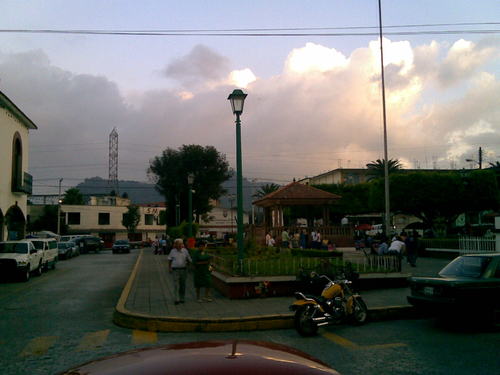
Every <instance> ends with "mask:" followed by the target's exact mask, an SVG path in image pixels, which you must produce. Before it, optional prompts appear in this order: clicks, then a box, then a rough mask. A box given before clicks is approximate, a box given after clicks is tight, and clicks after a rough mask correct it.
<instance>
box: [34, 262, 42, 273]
mask: <svg viewBox="0 0 500 375" xmlns="http://www.w3.org/2000/svg"><path fill="white" fill-rule="evenodd" d="M35 275H37V276H42V262H40V264H39V265H38V267H37V269H36V270H35Z"/></svg>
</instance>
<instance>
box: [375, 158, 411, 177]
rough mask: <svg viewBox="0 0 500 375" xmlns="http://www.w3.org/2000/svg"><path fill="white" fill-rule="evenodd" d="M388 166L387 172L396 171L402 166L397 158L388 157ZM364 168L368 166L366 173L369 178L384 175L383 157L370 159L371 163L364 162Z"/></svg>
mask: <svg viewBox="0 0 500 375" xmlns="http://www.w3.org/2000/svg"><path fill="white" fill-rule="evenodd" d="M387 166H388V168H389V174H391V173H394V172H397V171H399V170H401V169H402V168H403V166H402V165H401V162H400V161H399V160H398V159H389V163H388V164H387ZM366 168H368V173H369V175H370V176H372V177H371V178H372V179H373V178H381V177H384V175H385V159H384V160H381V159H377V160H375V161H372V162H371V163H368V164H366Z"/></svg>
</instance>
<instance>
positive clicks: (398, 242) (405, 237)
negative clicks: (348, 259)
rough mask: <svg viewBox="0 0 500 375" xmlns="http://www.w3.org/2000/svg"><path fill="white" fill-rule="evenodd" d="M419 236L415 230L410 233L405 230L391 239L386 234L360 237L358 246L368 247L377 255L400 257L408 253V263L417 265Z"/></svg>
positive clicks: (413, 265)
mask: <svg viewBox="0 0 500 375" xmlns="http://www.w3.org/2000/svg"><path fill="white" fill-rule="evenodd" d="M418 237H419V235H418V232H417V231H415V230H414V231H413V232H410V233H406V232H404V231H403V232H401V233H400V234H399V235H395V236H394V237H392V239H391V241H389V240H388V238H387V237H386V236H385V235H381V236H380V237H379V238H371V237H370V236H368V237H367V238H365V239H362V240H360V239H358V240H357V245H356V247H360V246H362V247H363V248H364V247H367V248H369V249H370V252H371V254H375V255H397V256H400V257H403V256H404V255H406V260H407V262H408V264H410V265H411V266H412V267H416V266H417V254H418Z"/></svg>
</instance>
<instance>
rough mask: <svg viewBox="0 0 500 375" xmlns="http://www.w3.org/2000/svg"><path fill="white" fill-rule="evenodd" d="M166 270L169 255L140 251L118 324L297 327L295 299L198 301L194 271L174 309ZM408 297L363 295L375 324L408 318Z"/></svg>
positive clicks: (430, 271)
mask: <svg viewBox="0 0 500 375" xmlns="http://www.w3.org/2000/svg"><path fill="white" fill-rule="evenodd" d="M348 251H349V250H348ZM351 255H353V256H355V253H352V254H351ZM448 262H449V260H443V259H430V258H420V259H419V260H418V262H417V267H416V268H411V267H409V266H408V265H407V264H406V262H405V263H404V265H403V270H402V271H403V272H406V273H411V274H413V275H416V276H431V275H436V273H437V272H438V271H439V270H440V269H441V268H442V267H443V266H444V265H446V264H447V263H448ZM167 270H168V266H167V257H166V256H164V255H154V254H153V253H152V250H151V249H149V248H146V249H143V250H141V253H140V255H139V257H138V259H137V262H136V265H135V266H134V270H133V271H132V273H131V276H130V279H129V281H128V282H127V285H126V286H125V288H124V290H123V292H122V296H121V298H120V300H119V301H118V304H117V306H116V310H115V314H114V319H113V320H114V322H115V323H116V324H118V325H120V326H125V327H128V328H134V329H142V330H149V331H170V332H182V331H232V330H255V329H273V328H288V327H291V326H292V324H293V320H292V317H293V315H292V313H291V312H290V311H289V310H288V307H289V306H290V304H291V303H292V302H293V300H294V299H293V297H271V298H260V299H243V300H231V299H228V298H226V297H224V296H222V295H221V294H219V293H218V292H217V291H216V290H213V291H212V296H213V302H197V300H196V295H195V290H194V286H193V277H192V274H191V273H190V274H189V275H188V280H187V286H186V302H185V303H184V304H180V305H174V300H175V298H174V291H173V283H172V280H171V276H170V274H169V273H168V271H167ZM203 292H204V291H203V290H202V293H203ZM408 293H409V291H408V288H396V289H382V290H369V291H364V292H363V291H362V292H361V294H362V296H363V299H364V300H365V302H366V304H367V306H368V309H369V310H370V311H369V312H370V318H371V319H372V320H378V319H390V318H398V317H399V318H400V317H401V316H402V315H405V314H410V313H411V311H412V309H411V307H410V306H409V305H408V303H407V301H406V296H407V295H408ZM202 295H203V294H202Z"/></svg>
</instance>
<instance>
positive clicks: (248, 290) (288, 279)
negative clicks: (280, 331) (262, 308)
mask: <svg viewBox="0 0 500 375" xmlns="http://www.w3.org/2000/svg"><path fill="white" fill-rule="evenodd" d="M409 276H410V275H409V274H405V273H397V272H395V273H370V274H361V275H360V278H359V281H358V283H359V288H360V289H361V290H367V289H378V288H399V287H404V286H406V285H407V279H408V277H409ZM212 284H213V287H214V288H215V289H217V290H218V291H219V292H220V293H221V294H222V295H224V296H225V297H227V298H230V299H245V298H264V297H283V296H293V294H294V293H295V292H296V291H297V290H299V288H300V284H299V282H298V281H297V279H296V277H295V276H267V277H266V276H254V277H239V276H228V275H225V274H223V273H221V272H216V271H215V272H213V273H212Z"/></svg>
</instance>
